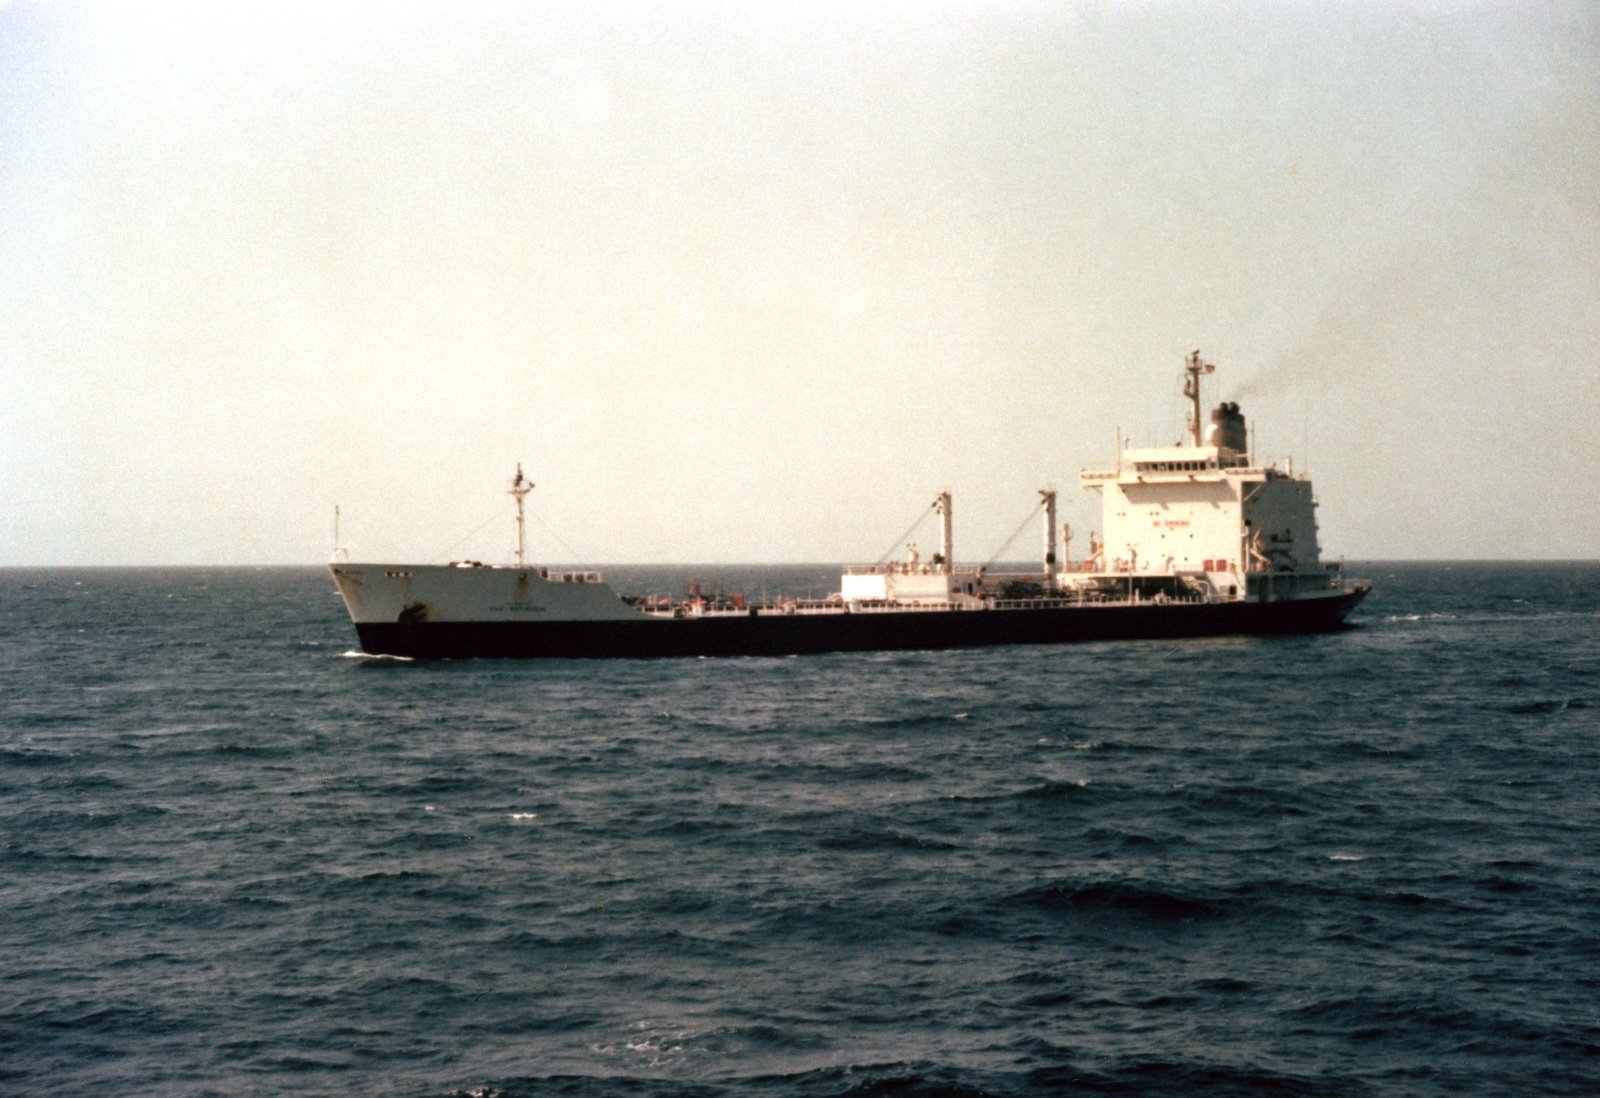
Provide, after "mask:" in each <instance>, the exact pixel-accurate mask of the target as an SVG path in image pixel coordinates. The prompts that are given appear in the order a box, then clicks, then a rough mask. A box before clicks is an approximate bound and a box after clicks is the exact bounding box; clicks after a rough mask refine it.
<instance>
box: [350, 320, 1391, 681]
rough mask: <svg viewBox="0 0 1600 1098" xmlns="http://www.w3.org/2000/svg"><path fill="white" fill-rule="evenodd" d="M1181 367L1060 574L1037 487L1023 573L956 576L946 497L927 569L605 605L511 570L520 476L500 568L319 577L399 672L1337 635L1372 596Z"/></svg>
mask: <svg viewBox="0 0 1600 1098" xmlns="http://www.w3.org/2000/svg"><path fill="white" fill-rule="evenodd" d="M1214 369H1215V367H1214V366H1212V365H1211V364H1210V363H1207V362H1204V361H1203V360H1202V359H1201V357H1200V353H1199V352H1198V351H1196V352H1194V353H1193V354H1191V355H1190V356H1189V357H1188V359H1187V360H1186V362H1185V365H1184V374H1183V393H1184V396H1185V398H1186V399H1187V401H1188V403H1189V408H1190V413H1189V417H1188V420H1189V421H1188V424H1187V427H1186V430H1185V433H1186V435H1187V436H1188V437H1187V439H1186V440H1184V439H1180V442H1179V444H1178V445H1176V446H1171V447H1157V448H1143V449H1141V448H1124V447H1123V446H1122V445H1121V443H1120V440H1119V444H1118V448H1117V455H1116V462H1115V464H1114V465H1113V466H1112V467H1111V468H1106V469H1098V470H1085V471H1084V472H1083V473H1081V474H1080V484H1081V485H1082V487H1083V488H1085V489H1088V490H1090V491H1094V492H1098V493H1099V495H1100V502H1101V512H1102V525H1101V530H1102V531H1103V534H1096V535H1093V536H1091V537H1090V539H1089V550H1088V552H1087V554H1086V555H1085V556H1084V557H1083V558H1082V559H1080V560H1078V561H1076V562H1073V561H1069V560H1067V559H1065V554H1062V558H1061V559H1058V553H1057V550H1058V545H1063V544H1064V545H1066V546H1069V547H1070V531H1067V530H1065V529H1063V530H1062V531H1061V532H1062V535H1063V539H1062V541H1061V542H1058V540H1057V532H1058V527H1057V511H1056V493H1055V492H1054V491H1053V490H1048V489H1047V490H1041V491H1040V493H1039V495H1040V500H1039V511H1040V512H1041V514H1042V516H1043V517H1042V531H1043V538H1042V552H1041V555H1040V561H1039V567H1038V569H1036V570H1034V571H1031V572H1028V573H1025V574H1022V573H1006V572H997V571H990V570H989V569H987V568H985V567H977V566H971V565H958V564H956V563H955V556H954V550H953V540H954V537H953V535H954V528H953V521H952V512H951V496H950V493H949V492H942V493H940V494H939V496H938V497H937V499H935V501H934V502H933V505H932V507H931V510H932V511H933V512H936V513H937V515H938V519H939V549H938V552H936V553H934V554H933V555H932V556H931V558H930V559H927V560H923V559H922V558H921V556H920V555H919V554H918V553H917V552H916V550H915V549H911V550H910V551H909V553H908V555H907V558H906V559H905V560H903V561H891V562H887V563H882V562H880V563H878V564H874V565H869V566H862V567H847V568H845V569H844V572H843V574H842V576H841V577H840V582H839V590H838V591H837V592H835V593H834V594H832V595H830V596H829V597H827V598H825V599H817V598H762V599H759V600H753V599H746V598H745V597H743V596H741V595H731V596H730V595H723V594H720V593H719V594H707V593H704V592H701V591H699V590H693V589H692V590H691V591H690V592H688V593H687V594H685V595H682V596H666V597H646V596H642V595H625V594H619V593H618V592H617V591H615V590H614V589H613V588H612V587H611V586H610V585H609V584H608V583H607V582H606V581H605V578H604V576H603V575H602V574H601V573H600V572H597V571H590V570H558V569H555V568H550V567H539V566H535V565H530V564H529V563H528V562H527V560H526V559H525V554H524V547H525V544H526V542H525V527H524V519H525V514H524V499H525V497H526V496H527V494H528V492H529V491H530V490H531V489H532V487H533V485H532V484H531V483H530V482H529V481H528V480H527V478H525V477H524V476H523V474H522V469H521V467H520V466H518V468H517V472H516V476H515V477H514V478H513V480H512V482H511V486H510V488H509V492H510V494H511V495H512V496H513V497H514V499H515V501H516V561H515V563H514V564H506V565H485V564H482V563H479V562H477V561H455V562H451V563H449V564H432V565H430V564H356V563H350V562H348V561H344V560H335V561H334V563H333V564H332V565H330V570H331V572H332V575H333V581H334V584H335V585H336V587H337V588H338V591H339V594H340V595H341V596H342V597H343V599H344V604H345V607H346V608H347V609H348V610H349V612H350V618H351V621H352V622H353V623H354V625H355V629H356V634H357V636H358V637H359V639H360V642H361V647H362V649H363V650H364V651H365V652H367V653H369V654H372V655H383V656H399V657H407V658H412V659H471V658H562V659H570V658H579V659H587V658H611V657H633V658H654V657H668V656H780V655H798V654H806V653H816V652H844V651H869V650H884V649H944V648H962V647H975V646H982V645H1001V644H1058V643H1064V642H1070V641H1105V640H1149V639H1173V638H1181V637H1206V636H1218V635H1226V634H1268V633H1315V632H1325V631H1331V630H1335V629H1338V628H1341V627H1342V626H1343V625H1344V623H1345V620H1346V618H1347V617H1348V616H1349V614H1350V612H1351V611H1352V610H1353V609H1354V608H1355V607H1356V605H1357V604H1358V603H1359V602H1360V601H1361V600H1362V599H1363V598H1364V597H1365V596H1366V594H1367V592H1368V591H1369V590H1370V589H1371V584H1370V583H1369V582H1367V581H1364V580H1346V578H1345V576H1344V567H1343V564H1342V562H1339V563H1324V562H1323V561H1322V560H1321V554H1320V549H1319V547H1318V542H1317V523H1316V514H1315V508H1316V502H1315V500H1314V498H1313V495H1312V488H1311V480H1310V478H1309V476H1307V475H1306V474H1304V473H1303V472H1302V473H1296V472H1295V471H1294V469H1293V467H1292V465H1291V466H1290V467H1289V468H1287V469H1282V468H1279V467H1278V466H1277V465H1259V464H1257V463H1256V461H1255V460H1254V456H1253V454H1252V453H1251V448H1250V444H1249V435H1248V431H1247V428H1246V423H1245V419H1244V416H1243V414H1242V413H1241V412H1240V410H1239V406H1238V404H1236V403H1228V402H1224V403H1222V404H1219V405H1218V406H1217V407H1216V408H1215V409H1214V410H1213V411H1212V412H1211V414H1210V420H1209V422H1208V423H1207V422H1203V421H1202V404H1201V395H1200V390H1201V380H1202V378H1203V377H1205V376H1207V375H1209V374H1211V373H1212V372H1213V371H1214Z"/></svg>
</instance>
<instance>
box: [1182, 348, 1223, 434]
mask: <svg viewBox="0 0 1600 1098" xmlns="http://www.w3.org/2000/svg"><path fill="white" fill-rule="evenodd" d="M1216 369H1217V368H1216V367H1215V366H1213V365H1212V364H1211V363H1209V362H1202V361H1201V360H1200V352H1199V351H1198V350H1194V351H1191V352H1189V357H1188V359H1187V360H1185V362H1184V364H1183V373H1184V378H1183V395H1184V396H1186V397H1188V398H1189V400H1190V402H1191V403H1192V404H1193V406H1194V411H1193V413H1192V414H1191V415H1190V417H1189V433H1190V434H1192V435H1193V436H1194V444H1195V445H1196V446H1204V445H1205V442H1204V441H1203V440H1202V439H1201V437H1200V375H1202V374H1210V373H1215V372H1216Z"/></svg>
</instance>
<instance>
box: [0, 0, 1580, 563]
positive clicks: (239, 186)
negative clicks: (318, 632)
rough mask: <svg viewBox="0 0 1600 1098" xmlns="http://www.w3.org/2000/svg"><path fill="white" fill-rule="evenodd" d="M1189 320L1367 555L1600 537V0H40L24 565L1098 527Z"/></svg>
mask: <svg viewBox="0 0 1600 1098" xmlns="http://www.w3.org/2000/svg"><path fill="white" fill-rule="evenodd" d="M778 9H781V10H778ZM1196 347H1198V348H1201V349H1202V350H1203V352H1204V353H1205V355H1206V357H1208V358H1209V359H1211V360H1212V361H1214V362H1216V363H1217V364H1218V366H1219V372H1218V374H1217V375H1216V379H1215V384H1214V386H1213V388H1212V390H1211V392H1210V393H1208V397H1212V398H1218V399H1220V398H1232V399H1237V400H1239V401H1240V402H1241V403H1242V404H1243V406H1244V411H1245V413H1246V414H1247V415H1248V416H1249V417H1250V418H1251V421H1252V423H1253V424H1254V425H1255V427H1256V430H1257V442H1258V450H1259V451H1260V453H1261V454H1262V456H1264V457H1287V456H1289V455H1291V454H1292V455H1294V456H1295V459H1296V462H1297V465H1303V466H1308V467H1309V468H1310V469H1311V471H1312V472H1313V473H1314V474H1315V476H1316V483H1317V490H1318V496H1319V498H1320V501H1321V504H1322V507H1321V510H1320V512H1319V513H1320V517H1321V525H1322V537H1323V542H1324V551H1325V552H1326V553H1328V554H1329V555H1340V554H1343V555H1346V556H1349V557H1351V558H1373V557H1491V558H1496V557H1587V558H1593V557H1595V556H1596V555H1597V550H1596V544H1597V542H1600V517H1597V516H1600V443H1597V438H1600V7H1596V6H1595V5H1594V4H1592V3H1588V2H1575V3H1568V4H1552V3H1545V4H1541V3H1521V2H1519V3H1503V4H1462V3H1456V2H1450V3H1417V4H1400V3H1360V4H1353V3H1343V4H1341V3H1250V4H1218V3H1207V4H1198V3H1196V4H1162V3H1141V4H1131V3H1110V4H1069V3H970V4H926V3H890V4H868V5H861V4H858V3H798V4H796V3H785V4H783V5H776V4H766V3H761V4H753V3H752V4H735V3H728V4H627V5H613V4H600V5H595V4H592V3H585V4H582V5H578V4H571V5H566V4H563V5H533V4H528V5H523V4H513V3H503V4H460V3H452V4H449V5H446V4H396V3H383V4H379V3H372V4H349V3H339V2H330V0H322V2H317V3H293V2H291V3H274V4H265V3H263V4H256V5H246V4H232V3H229V4H213V3H192V4H180V3H166V4H161V3H156V4H147V3H141V4H134V3H125V4H93V3H78V4H65V3H62V4H41V3H30V2H26V0H12V2H10V3H4V2H3V0H0V565H21V564H136V563H153V564H166V563H241V564H250V563H310V562H316V561H321V560H326V559H327V557H328V554H329V551H330V548H331V545H332V537H333V531H332V515H333V509H334V506H335V504H338V505H340V506H341V507H342V510H343V515H344V528H343V533H344V540H345V541H347V542H349V543H351V545H352V555H353V556H354V557H355V558H356V559H366V560H373V559H396V558H402V559H418V560H438V559H447V558H453V557H461V556H473V557H478V558H480V559H485V560H504V559H507V558H508V557H509V555H510V553H511V541H512V525H511V521H510V517H509V516H510V510H509V508H510V500H509V498H508V497H506V496H505V495H504V494H503V493H504V488H505V483H506V481H507V480H508V478H509V477H510V475H511V473H512V471H513V469H514V467H515V465H516V463H517V462H519V461H520V462H522V463H523V464H524V468H525V469H526V471H527V472H528V474H529V475H530V476H531V477H532V478H533V479H534V480H535V481H536V482H537V484H538V488H537V490H536V491H535V492H534V494H533V495H532V496H531V497H530V500H529V502H530V504H531V506H532V508H533V509H534V512H535V513H536V514H537V516H538V519H537V521H535V522H534V523H533V524H532V525H531V528H530V534H531V535H532V536H531V540H532V542H533V550H534V552H535V554H536V555H538V556H539V557H541V558H542V559H550V560H559V561H563V562H574V561H577V562H583V563H598V562H607V561H641V562H643V561H655V562H669V561H718V560H722V561H828V560H863V559H864V560H873V559H876V558H877V557H878V556H879V555H880V554H881V553H882V552H883V551H884V550H886V549H888V548H890V547H891V545H893V543H894V540H895V538H896V535H898V534H899V533H900V532H901V531H902V530H903V529H904V528H905V527H906V526H907V525H909V524H910V522H911V521H912V520H913V519H914V518H915V517H916V515H917V513H918V512H919V511H921V510H922V508H923V507H924V506H925V505H926V504H927V503H928V502H929V501H930V500H931V499H932V498H933V496H934V495H935V494H936V493H938V492H939V491H940V490H941V489H943V488H949V489H951V490H952V491H953V492H954V493H955V519H956V547H957V556H958V558H960V559H962V560H972V561H983V560H986V559H988V558H989V557H990V556H991V555H992V554H993V553H994V551H995V550H997V549H998V548H999V547H1000V544H1001V543H1002V542H1004V541H1005V539H1006V537H1007V535H1009V534H1010V533H1011V532H1012V530H1013V529H1014V528H1015V527H1016V526H1017V525H1018V523H1019V522H1021V521H1023V519H1024V518H1025V517H1026V516H1027V515H1028V513H1029V511H1030V510H1031V509H1032V507H1033V505H1034V503H1035V501H1036V499H1037V496H1036V494H1035V490H1036V489H1038V488H1041V487H1047V486H1052V485H1053V486H1055V487H1058V488H1060V489H1061V491H1062V499H1063V518H1064V519H1068V520H1071V521H1072V522H1073V524H1074V525H1075V526H1076V527H1077V528H1078V529H1079V530H1080V531H1081V532H1082V534H1083V535H1084V537H1083V538H1082V540H1080V541H1078V542H1077V543H1075V544H1074V546H1073V549H1074V555H1075V556H1076V555H1078V553H1079V552H1080V551H1081V549H1082V548H1083V542H1084V541H1086V540H1087V537H1086V535H1087V532H1088V531H1089V530H1090V529H1092V528H1097V527H1098V526H1099V522H1098V506H1099V505H1098V497H1096V496H1093V495H1090V494H1088V493H1085V492H1083V491H1082V490H1081V489H1080V488H1079V487H1078V480H1077V475H1078V472H1079V470H1081V469H1083V468H1085V467H1096V466H1100V465H1104V464H1107V463H1109V462H1110V461H1111V460H1112V459H1113V451H1114V447H1115V439H1116V431H1117V428H1118V427H1119V426H1120V427H1121V428H1122V429H1123V430H1124V431H1125V432H1126V433H1127V434H1129V435H1130V436H1132V437H1133V438H1134V439H1136V440H1137V441H1139V442H1141V443H1144V444H1152V445H1167V444H1170V443H1172V442H1174V441H1175V440H1176V439H1177V436H1178V432H1179V425H1180V423H1181V419H1182V406H1181V402H1180V399H1179V395H1178V384H1179V373H1180V370H1181V366H1182V361H1183V357H1184V355H1185V354H1186V353H1187V352H1188V351H1190V350H1191V349H1193V348H1196ZM1209 402H1210V401H1209V400H1208V403H1209ZM486 523H487V525H485V524H486ZM921 540H922V541H924V542H926V543H928V544H931V543H932V542H933V540H934V535H933V533H932V531H931V529H930V530H928V531H925V533H924V536H923V537H922V539H921ZM1036 541H1037V534H1036V533H1035V532H1034V531H1033V530H1032V529H1031V528H1030V529H1029V530H1028V532H1027V533H1026V534H1025V535H1024V537H1023V538H1022V539H1019V541H1018V543H1017V545H1018V550H1019V551H1018V552H1014V553H1012V554H1010V555H1012V556H1024V557H1025V556H1027V555H1029V554H1031V553H1032V552H1033V551H1034V547H1035V542H1036Z"/></svg>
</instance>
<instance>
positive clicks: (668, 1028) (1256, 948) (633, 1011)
mask: <svg viewBox="0 0 1600 1098" xmlns="http://www.w3.org/2000/svg"><path fill="white" fill-rule="evenodd" d="M1351 572H1352V574H1354V575H1364V576H1368V577H1370V578H1371V579H1373V580H1374V581H1375V583H1376V589H1375V591H1374V593H1373V594H1372V596H1371V597H1370V598H1369V599H1368V601H1367V602H1366V603H1365V604H1364V605H1363V606H1362V607H1361V608H1360V610H1359V611H1358V612H1357V614H1356V618H1355V622H1356V626H1357V627H1356V628H1353V629H1350V630H1348V631H1345V632H1342V633H1339V634H1335V635H1330V636H1320V637H1300V638H1262V639H1251V638H1222V639H1214V640H1196V641H1182V642H1176V643H1174V642H1141V643H1119V644H1086V645H1077V646H1062V647H1027V648H1011V649H989V650H980V651H968V652H959V651H957V652H928V653H920V652H910V653H895V654H883V655H864V656H863V655H838V656H813V657H803V658H789V659H734V660H686V661H660V662H617V663H610V662H603V663H586V662H585V663H578V662H574V663H563V662H559V661H550V662H531V663H490V662H480V661H467V662H461V663H442V664H418V663H407V662H404V661H396V660H374V659H366V658H362V657H361V656H360V655H359V653H357V652H355V651H354V648H355V638H354V632H353V630H352V629H351V628H350V626H349V624H348V621H347V620H346V619H345V616H344V613H343V609H342V607H341V606H340V604H339V602H338V600H337V598H336V596H335V595H334V593H333V590H332V585H331V582H330V581H329V580H328V578H327V577H326V575H325V574H324V573H322V572H321V571H319V570H314V569H287V570H249V569H233V570H226V569H224V570H189V569H180V570H84V571H72V570H49V571H15V570H13V571H6V572H0V594H3V598H4V607H5V610H4V614H3V618H0V620H3V622H4V628H3V633H0V915H3V919H0V1092H3V1093H10V1094H29V1095H32V1094H90V1093H94V1094H116V1095H140V1094H150V1095H210V1094H218V1095H237V1094H293V1095H302V1094H303V1095H324V1094H326V1095H333V1094H338V1095H347V1094H381V1095H402V1096H411V1095H414V1096H418V1098H424V1096H427V1098H432V1096H440V1098H442V1096H455V1095H461V1096H467V1095H470V1096H480V1098H481V1096H502V1098H517V1096H528V1095H547V1094H556V1095H613V1094H625V1095H646V1096H656V1095H672V1096H678V1095H767V1094H771V1095H818V1096H822V1095H829V1096H831V1095H935V1094H938V1095H997V1096H1003V1095H1033V1094H1063V1093H1066V1094H1157V1095H1168V1094H1181V1095H1225V1094H1257V1093H1263V1092H1265V1093H1283V1094H1297V1095H1298V1094H1305V1095H1323V1094H1329V1095H1335V1094H1336V1095H1344V1094H1357V1095H1359V1094H1375V1095H1377V1094H1381V1095H1391V1094H1405V1095H1410V1094H1418V1095H1428V1094H1467V1093H1470V1094H1495V1095H1501V1094H1594V1093H1597V1092H1600V565H1596V564H1592V563H1583V564H1455V565H1445V564H1381V563H1380V564H1370V565H1363V566H1360V567H1353V568H1352V569H1351ZM613 573H614V576H615V575H618V574H620V578H621V583H619V586H622V587H624V588H626V589H628V590H641V591H649V590H667V589H670V588H675V587H679V586H681V584H682V583H683V582H684V581H685V580H686V579H687V578H688V576H689V575H690V574H694V575H697V576H698V577H699V578H701V579H702V580H704V581H705V582H707V583H720V584H722V585H724V586H726V587H728V588H729V589H734V588H737V589H741V590H744V591H747V592H750V593H759V592H760V591H761V590H763V589H767V590H770V591H773V592H776V591H780V590H793V589H797V588H798V589H800V590H805V589H813V590H816V591H818V592H820V593H825V592H826V591H827V590H829V589H830V587H831V582H830V581H831V579H832V577H831V575H830V573H829V571H828V570H826V569H810V570H807V569H794V568H769V569H755V568H747V569H729V568H720V569H719V568H711V567H707V568H701V569H676V570H673V569H657V570H649V569H634V570H613Z"/></svg>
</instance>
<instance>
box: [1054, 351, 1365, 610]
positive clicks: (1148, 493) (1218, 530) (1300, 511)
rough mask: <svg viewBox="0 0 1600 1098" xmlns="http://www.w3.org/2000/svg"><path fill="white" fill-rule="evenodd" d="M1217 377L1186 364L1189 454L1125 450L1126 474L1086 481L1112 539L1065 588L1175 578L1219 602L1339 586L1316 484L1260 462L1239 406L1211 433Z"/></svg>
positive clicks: (1198, 364)
mask: <svg viewBox="0 0 1600 1098" xmlns="http://www.w3.org/2000/svg"><path fill="white" fill-rule="evenodd" d="M1212 369H1213V367H1212V366H1211V365H1210V364H1209V363H1205V362H1202V361H1201V360H1200V353H1199V352H1198V351H1196V352H1195V353H1194V354H1192V355H1190V356H1189V360H1188V362H1187V364H1186V367H1185V374H1186V378H1185V385H1184V395H1185V396H1186V397H1188V398H1189V399H1190V401H1191V402H1192V407H1193V412H1192V415H1191V418H1190V422H1189V434H1190V436H1191V437H1190V443H1191V444H1190V445H1188V446H1170V447H1151V448H1143V449H1127V450H1123V451H1121V452H1120V453H1119V454H1118V455H1117V464H1116V467H1115V468H1112V469H1107V470H1086V471H1085V472H1083V473H1082V474H1081V476H1080V483H1082V485H1083V486H1084V487H1085V488H1089V489H1093V490H1094V491H1097V492H1099V493H1100V497H1101V514H1102V523H1103V527H1102V528H1103V529H1104V531H1105V535H1104V537H1103V538H1101V539H1098V540H1095V541H1092V543H1091V547H1090V557H1089V559H1088V560H1087V561H1086V562H1085V563H1084V566H1083V567H1082V568H1081V570H1077V571H1072V572H1067V573H1063V574H1062V576H1061V577H1060V580H1061V583H1062V585H1063V586H1065V587H1068V588H1071V587H1082V586H1085V585H1092V586H1098V587H1102V588H1104V587H1107V586H1112V585H1115V583H1116V582H1118V581H1127V580H1130V579H1131V580H1136V581H1149V580H1151V579H1154V578H1157V577H1170V578H1171V579H1173V580H1177V581H1180V582H1181V583H1182V585H1183V587H1184V588H1185V589H1186V590H1190V591H1195V592H1199V593H1203V594H1205V595H1206V596H1207V597H1209V598H1212V599H1230V598H1241V599H1249V600H1251V601H1272V600H1280V599H1289V598H1297V597H1316V596H1318V595H1322V594H1327V593H1337V591H1338V590H1339V589H1340V586H1341V583H1340V578H1339V576H1338V570H1339V569H1338V566H1334V568H1332V569H1328V568H1325V567H1324V566H1323V564H1322V561H1321V559H1320V551H1319V549H1318V546H1317V521H1316V510H1315V509H1316V500H1315V499H1314V497H1313V495H1312V490H1311V481H1310V479H1309V478H1308V477H1306V476H1305V475H1303V474H1296V473H1295V472H1293V471H1292V469H1291V470H1288V471H1285V470H1282V469H1279V468H1277V467H1276V466H1261V465H1258V464H1256V462H1255V461H1254V459H1253V456H1252V455H1251V453H1250V451H1249V443H1248V436H1247V432H1246V428H1245V421H1244V417H1243V415H1241V414H1240V412H1239V406H1238V405H1237V404H1227V403H1224V404H1221V405H1218V406H1217V408H1216V410H1215V411H1213V412H1212V414H1211V423H1210V426H1209V427H1208V428H1206V429H1205V430H1204V431H1202V428H1201V421H1200V378H1201V376H1202V375H1204V374H1208V373H1210V372H1211V371H1212ZM1131 586H1148V583H1147V582H1141V583H1137V584H1134V585H1131Z"/></svg>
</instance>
